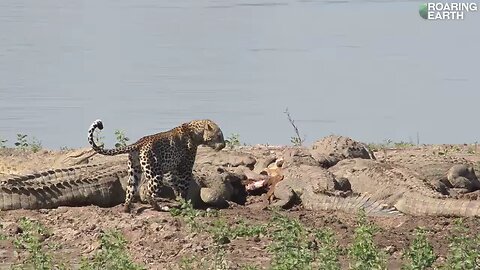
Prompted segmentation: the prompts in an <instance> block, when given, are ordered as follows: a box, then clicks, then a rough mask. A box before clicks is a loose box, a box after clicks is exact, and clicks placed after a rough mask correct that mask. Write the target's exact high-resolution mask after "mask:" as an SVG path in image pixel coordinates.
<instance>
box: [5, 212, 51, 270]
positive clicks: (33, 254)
mask: <svg viewBox="0 0 480 270" xmlns="http://www.w3.org/2000/svg"><path fill="white" fill-rule="evenodd" d="M19 227H20V229H21V231H22V233H21V234H19V235H17V236H15V239H14V241H13V243H14V245H15V247H16V248H21V249H25V250H27V251H28V253H29V256H28V257H27V258H26V259H25V260H24V261H23V262H22V263H23V264H31V265H32V266H33V268H34V269H41V270H43V269H45V270H47V269H53V266H54V264H53V262H52V257H51V256H50V255H49V254H48V253H47V252H45V251H44V250H43V249H42V241H43V240H42V239H44V238H46V237H48V236H49V235H50V233H49V232H48V231H47V229H46V228H45V227H43V225H42V224H40V223H39V222H37V221H33V220H30V219H28V218H21V219H20V220H19Z"/></svg>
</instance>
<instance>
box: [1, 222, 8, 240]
mask: <svg viewBox="0 0 480 270" xmlns="http://www.w3.org/2000/svg"><path fill="white" fill-rule="evenodd" d="M2 229H3V225H2V224H0V230H2ZM6 239H7V237H6V236H5V235H3V234H2V232H1V231H0V240H6Z"/></svg>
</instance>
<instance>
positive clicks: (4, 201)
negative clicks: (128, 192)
mask: <svg viewBox="0 0 480 270" xmlns="http://www.w3.org/2000/svg"><path fill="white" fill-rule="evenodd" d="M121 168H122V166H113V167H111V168H110V167H106V166H104V165H101V164H100V165H87V166H79V167H71V168H65V169H54V170H49V171H43V172H40V173H36V174H29V175H24V176H19V177H12V178H8V179H5V180H2V181H0V210H13V209H20V208H23V209H41V208H56V207H59V206H83V205H91V204H93V205H98V206H101V207H110V206H114V205H117V204H119V203H121V202H123V201H124V199H125V192H124V190H123V186H122V181H123V182H125V177H126V176H127V172H126V170H122V169H121ZM99 169H102V172H101V173H92V172H95V171H96V170H99ZM82 175H84V176H82Z"/></svg>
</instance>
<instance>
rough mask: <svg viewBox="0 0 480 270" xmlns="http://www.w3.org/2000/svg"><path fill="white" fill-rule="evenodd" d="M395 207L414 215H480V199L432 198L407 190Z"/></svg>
mask: <svg viewBox="0 0 480 270" xmlns="http://www.w3.org/2000/svg"><path fill="white" fill-rule="evenodd" d="M395 208H396V209H398V210H399V211H401V212H403V213H405V214H409V215H412V216H457V217H474V216H480V201H477V200H461V199H451V198H445V199H440V198H431V197H426V196H421V195H418V194H416V193H410V192H406V193H404V194H403V195H402V197H401V198H400V199H399V200H398V201H397V203H395Z"/></svg>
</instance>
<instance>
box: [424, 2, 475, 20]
mask: <svg viewBox="0 0 480 270" xmlns="http://www.w3.org/2000/svg"><path fill="white" fill-rule="evenodd" d="M473 11H478V6H477V3H473V2H472V3H440V2H438V3H434V2H429V3H425V4H421V5H420V9H419V11H418V13H419V14H420V17H422V18H424V19H425V20H463V19H464V18H465V15H466V13H469V12H473Z"/></svg>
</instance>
